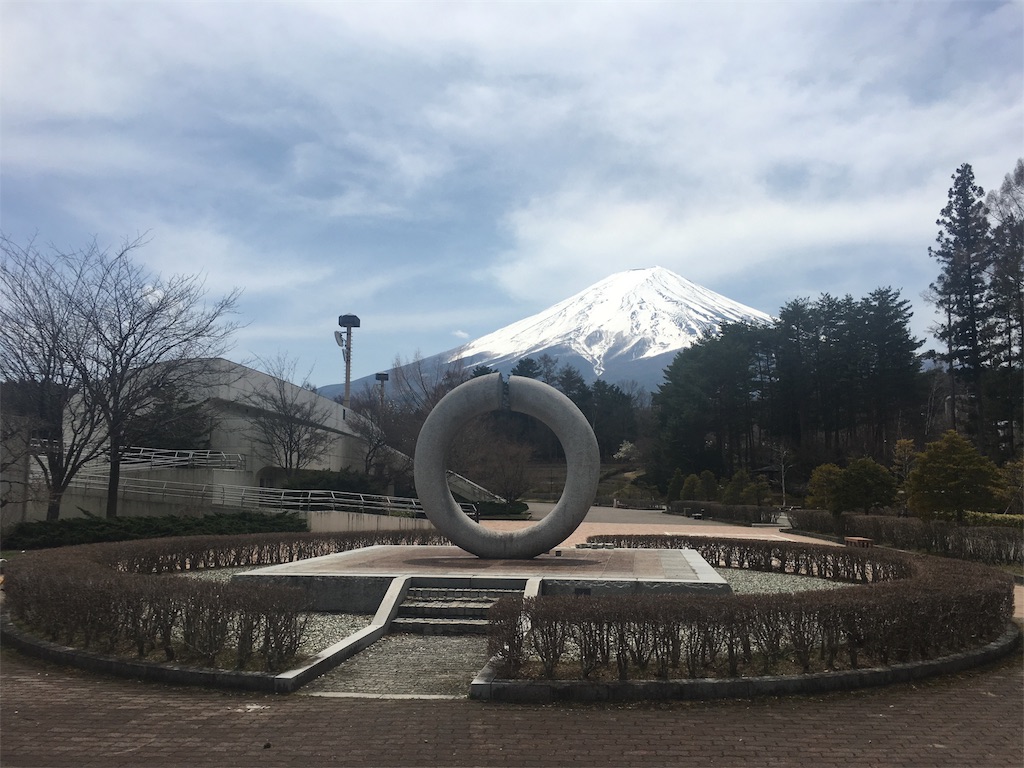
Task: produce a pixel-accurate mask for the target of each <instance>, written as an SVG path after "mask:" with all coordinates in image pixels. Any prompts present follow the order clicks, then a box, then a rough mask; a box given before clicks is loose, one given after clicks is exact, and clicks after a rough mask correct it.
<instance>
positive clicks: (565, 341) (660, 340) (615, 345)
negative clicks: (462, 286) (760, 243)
mask: <svg viewBox="0 0 1024 768" xmlns="http://www.w3.org/2000/svg"><path fill="white" fill-rule="evenodd" d="M741 321H743V322H755V323H756V322H770V321H771V317H770V316H769V315H767V314H765V313H764V312H760V311H758V310H756V309H752V308H751V307H747V306H744V305H743V304H740V303H738V302H735V301H733V300H732V299H728V298H726V297H725V296H722V295H721V294H718V293H715V292H714V291H710V290H708V289H707V288H704V287H702V286H699V285H697V284H696V283H692V282H690V281H689V280H687V279H685V278H683V277H680V276H679V275H677V274H675V273H674V272H672V271H670V270H668V269H664V268H663V267H651V268H649V269H634V270H629V271H628V272H619V273H617V274H614V275H611V276H609V277H606V278H605V279H604V280H601V281H600V282H598V283H595V284H594V285H592V286H590V287H589V288H587V289H586V290H584V291H581V292H580V293H578V294H576V295H575V296H572V297H570V298H568V299H566V300H565V301H561V302H559V303H558V304H555V305H554V306H553V307H550V308H549V309H546V310H544V311H543V312H540V313H538V314H536V315H533V316H532V317H528V318H526V319H524V320H520V321H519V322H516V323H513V324H512V325H508V326H506V327H504V328H502V329H500V330H497V331H495V332H494V333H490V334H487V335H486V336H482V337H481V338H479V339H477V340H475V341H472V342H470V343H469V344H466V345H464V346H462V347H459V348H457V349H454V350H451V351H450V352H448V353H446V355H445V358H446V359H447V360H448V361H449V362H453V361H455V360H459V359H462V360H467V361H468V360H471V361H472V363H473V364H474V365H491V364H496V363H501V362H506V361H512V360H516V361H518V360H520V359H522V358H524V357H536V356H537V355H540V354H542V353H543V352H545V351H546V350H552V349H556V350H563V351H569V352H571V353H573V354H575V355H578V356H579V357H580V358H582V359H583V360H585V361H586V362H587V363H588V364H589V365H590V366H592V367H593V372H594V375H596V376H602V375H603V374H604V372H605V370H606V368H607V367H608V365H609V363H611V362H612V361H617V362H618V363H619V366H617V367H620V368H621V367H622V365H621V364H623V363H625V362H626V361H633V360H635V361H639V360H643V359H646V358H654V357H660V356H662V355H666V354H668V353H674V352H677V351H679V350H680V349H684V348H686V347H689V346H691V345H692V344H693V343H694V342H695V341H697V339H699V338H700V337H701V336H703V335H705V334H708V333H715V332H717V331H718V329H719V328H720V327H721V325H722V324H723V323H729V322H741ZM585 373H589V372H585ZM588 378H589V377H588Z"/></svg>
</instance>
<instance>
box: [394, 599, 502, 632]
mask: <svg viewBox="0 0 1024 768" xmlns="http://www.w3.org/2000/svg"><path fill="white" fill-rule="evenodd" d="M521 595H522V592H521V591H520V590H517V589H470V588H455V587H412V588H410V589H409V591H408V593H407V594H406V596H405V600H403V601H402V604H401V605H400V606H399V607H398V615H397V616H396V617H395V619H394V621H392V622H391V629H390V631H391V632H414V633H418V634H424V635H463V634H487V611H488V610H489V609H490V607H491V606H492V605H494V604H495V603H496V602H497V601H498V600H500V599H501V598H503V597H518V596H521Z"/></svg>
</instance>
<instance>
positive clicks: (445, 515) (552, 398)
mask: <svg viewBox="0 0 1024 768" xmlns="http://www.w3.org/2000/svg"><path fill="white" fill-rule="evenodd" d="M503 408H505V409H509V410H512V411H515V412H516V413H525V414H527V415H529V416H533V417H534V418H536V419H538V420H540V421H541V422H543V423H544V424H546V425H547V426H548V427H549V428H550V429H551V431H552V432H554V433H555V436H556V437H557V438H558V441H559V442H560V443H561V444H562V450H563V451H564V452H565V460H566V469H567V475H566V480H565V488H564V489H563V490H562V495H561V497H560V498H559V500H558V503H557V504H556V505H555V507H554V509H553V510H552V511H551V512H550V513H549V514H548V515H547V516H546V517H545V518H544V519H543V520H541V521H540V522H539V523H537V524H536V525H533V526H530V527H528V528H524V529H521V530H518V531H508V532H503V531H491V530H488V529H486V528H484V527H482V526H480V525H479V524H477V523H475V522H473V521H472V520H470V519H469V517H467V516H466V514H465V513H464V512H463V511H462V509H461V508H460V507H459V505H458V504H457V503H456V501H455V499H454V498H453V497H452V493H451V490H450V489H449V488H448V481H447V479H446V474H447V472H446V466H445V463H446V462H445V459H446V457H447V454H448V449H449V448H450V447H451V444H452V441H453V439H454V438H455V435H456V433H457V432H458V431H459V430H460V429H461V428H462V427H464V426H465V425H466V423H467V422H469V421H470V420H471V419H473V418H474V417H476V416H480V415H482V414H485V413H489V412H491V411H497V410H500V409H503ZM413 462H414V466H413V475H414V478H415V482H416V492H417V493H418V495H419V498H420V503H421V504H422V505H423V511H424V512H425V513H426V515H427V518H428V519H429V520H430V521H431V522H432V523H433V524H434V526H435V527H436V528H437V529H438V530H439V531H440V532H441V533H443V534H444V535H445V536H447V537H448V538H449V539H451V541H452V542H453V543H454V544H456V545H457V546H459V547H461V548H462V549H464V550H466V551H467V552H471V553H472V554H474V555H477V556H478V557H481V558H486V559H529V558H532V557H536V556H537V555H539V554H541V553H543V552H547V551H549V550H550V549H551V548H552V547H556V546H558V545H559V544H561V543H562V542H563V541H565V539H566V538H567V537H568V536H569V535H570V534H571V533H572V532H573V531H575V530H576V528H578V527H579V524H580V523H581V522H583V518H584V517H586V515H587V511H588V510H589V509H590V505H591V504H592V503H593V501H594V495H595V493H596V492H597V480H598V475H599V473H600V468H601V458H600V451H599V450H598V447H597V438H595V437H594V431H593V429H591V427H590V424H589V423H588V422H587V419H586V417H585V416H584V415H583V414H582V413H581V412H580V410H579V408H577V407H576V405H575V404H574V403H573V402H572V400H570V399H569V398H568V397H566V396H565V395H563V394H562V393H561V392H559V391H558V390H557V389H555V388H554V387H551V386H548V385H547V384H544V383H543V382H540V381H535V380H534V379H529V378H525V377H521V376H512V377H510V378H509V380H508V381H507V382H506V381H505V380H504V379H503V378H502V376H501V374H500V373H492V374H488V375H486V376H479V377H477V378H474V379H470V380H469V381H467V382H465V383H464V384H460V385H459V386H458V387H456V388H455V389H453V390H452V391H451V392H449V393H448V394H447V395H445V396H444V398H442V399H441V401H440V402H439V403H438V404H437V405H436V406H434V409H433V410H432V411H431V412H430V414H429V415H428V416H427V420H426V421H425V422H424V423H423V428H422V429H421V430H420V434H419V438H418V439H417V441H416V451H415V455H414V459H413Z"/></svg>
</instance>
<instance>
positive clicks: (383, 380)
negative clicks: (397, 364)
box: [374, 373, 390, 417]
mask: <svg viewBox="0 0 1024 768" xmlns="http://www.w3.org/2000/svg"><path fill="white" fill-rule="evenodd" d="M374 378H375V379H377V381H378V383H379V384H380V412H381V416H382V417H383V414H384V386H385V384H386V383H387V380H388V379H389V378H390V377H389V376H388V375H387V374H386V373H378V374H377V375H376V376H374Z"/></svg>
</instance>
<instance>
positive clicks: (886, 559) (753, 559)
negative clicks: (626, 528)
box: [587, 534, 912, 583]
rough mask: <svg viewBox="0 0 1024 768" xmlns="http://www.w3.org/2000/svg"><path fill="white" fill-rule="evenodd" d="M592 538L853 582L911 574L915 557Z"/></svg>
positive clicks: (786, 545) (641, 537)
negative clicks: (685, 551)
mask: <svg viewBox="0 0 1024 768" xmlns="http://www.w3.org/2000/svg"><path fill="white" fill-rule="evenodd" d="M587 541H589V542H592V543H595V544H597V543H604V544H613V545H615V546H616V547H625V548H635V549H693V550H696V551H697V552H698V553H699V554H700V556H701V557H703V558H704V559H705V560H706V561H707V562H708V563H709V564H710V565H711V566H712V567H714V568H746V569H748V570H751V571H774V572H776V573H790V574H794V575H797V576H814V577H817V578H821V579H834V580H836V581H849V582H864V583H867V582H880V581H892V580H894V579H905V578H907V577H909V576H910V575H911V573H912V570H911V565H910V561H909V560H908V559H907V558H906V557H905V556H903V555H902V554H901V553H899V552H889V551H885V550H863V549H851V548H847V547H834V546H829V545H827V544H802V543H796V542H790V541H771V540H765V539H717V538H710V537H707V536H679V535H673V534H663V535H662V534H602V535H599V536H588V537H587Z"/></svg>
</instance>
